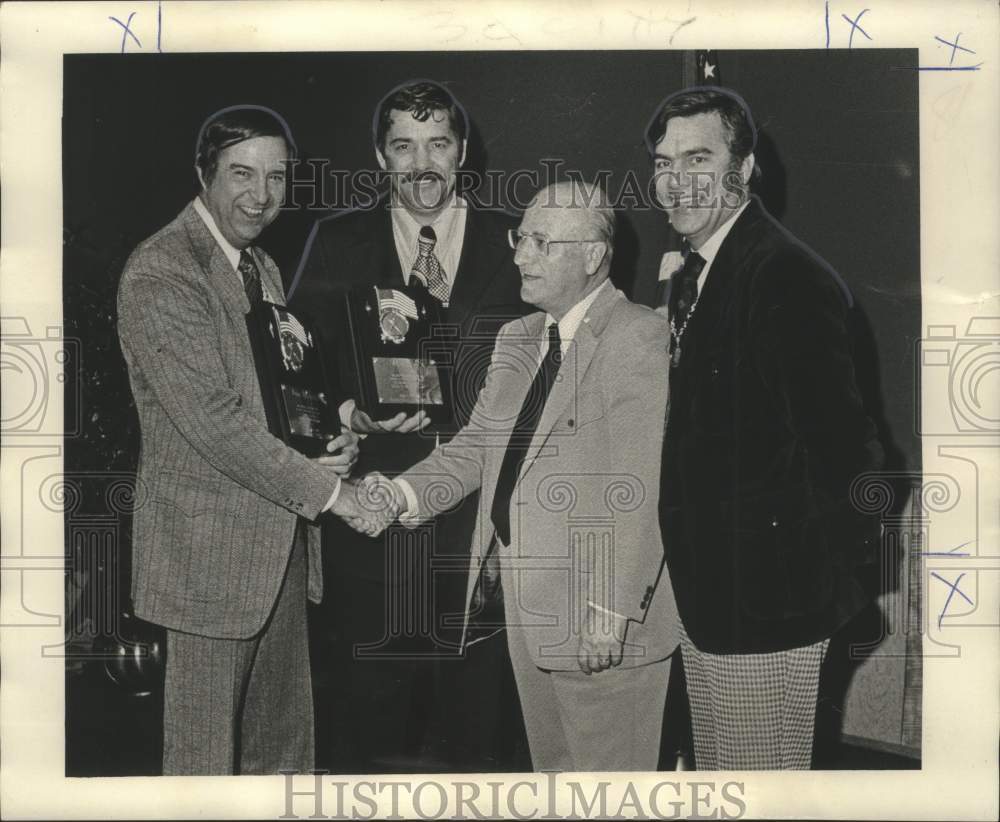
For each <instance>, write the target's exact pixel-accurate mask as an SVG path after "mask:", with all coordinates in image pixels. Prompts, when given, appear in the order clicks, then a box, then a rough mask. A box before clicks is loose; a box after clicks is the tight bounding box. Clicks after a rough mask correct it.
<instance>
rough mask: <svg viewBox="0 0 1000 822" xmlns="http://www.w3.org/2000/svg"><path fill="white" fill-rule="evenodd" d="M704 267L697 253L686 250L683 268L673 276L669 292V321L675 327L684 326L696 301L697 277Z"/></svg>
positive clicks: (703, 261) (702, 260) (703, 262)
mask: <svg viewBox="0 0 1000 822" xmlns="http://www.w3.org/2000/svg"><path fill="white" fill-rule="evenodd" d="M704 267H705V260H704V259H703V258H702V256H701V255H700V254H699V253H698V252H697V251H693V250H688V252H687V254H686V255H685V257H684V265H683V267H682V268H681V270H680V271H678V272H677V273H676V274H675V275H674V283H673V286H672V287H671V290H670V319H671V320H672V321H673V323H674V325H675V326H682V325H684V321H685V320H686V319H687V318H688V313H689V312H690V311H691V307H692V306H693V305H694V304H695V303H696V302H697V300H698V275H700V274H701V270H702V269H703V268H704Z"/></svg>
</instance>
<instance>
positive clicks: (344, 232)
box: [290, 81, 527, 772]
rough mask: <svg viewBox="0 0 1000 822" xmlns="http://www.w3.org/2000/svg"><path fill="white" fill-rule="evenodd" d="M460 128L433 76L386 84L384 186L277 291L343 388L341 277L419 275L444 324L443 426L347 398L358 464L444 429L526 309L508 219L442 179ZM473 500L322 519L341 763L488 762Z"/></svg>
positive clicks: (486, 658) (495, 661)
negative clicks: (471, 571) (448, 412)
mask: <svg viewBox="0 0 1000 822" xmlns="http://www.w3.org/2000/svg"><path fill="white" fill-rule="evenodd" d="M468 130H469V126H468V122H467V119H466V115H465V112H464V111H463V110H462V108H461V107H460V105H459V104H458V102H457V101H456V100H455V98H454V97H453V96H452V95H451V93H450V92H449V91H448V90H447V89H445V88H444V87H443V86H441V85H439V84H437V83H434V82H430V81H415V82H410V83H406V84H404V85H402V86H399V87H398V88H396V89H393V90H392V91H390V92H389V93H388V94H387V95H386V96H385V97H384V98H383V99H382V101H381V102H380V103H379V105H378V108H377V110H376V113H375V118H374V125H373V132H374V133H373V137H374V148H375V156H376V159H377V160H378V163H379V166H380V167H381V168H382V169H383V170H385V171H386V172H388V173H389V177H390V180H389V182H390V190H389V194H388V196H386V197H385V198H383V199H382V200H381V201H379V202H378V203H377V204H376V205H375V206H374V207H373V208H369V209H366V210H357V211H351V212H348V213H344V214H339V215H336V216H334V217H332V218H328V219H324V220H320V221H319V222H317V224H316V226H315V228H314V229H313V232H312V234H311V236H310V238H309V241H308V243H307V246H306V250H305V253H304V255H303V261H302V265H301V267H300V271H299V275H298V277H297V279H296V283H295V284H294V285H293V286H292V289H291V297H290V299H291V301H292V302H291V305H292V307H293V309H298V310H301V311H303V312H304V313H307V314H310V315H311V316H313V318H314V319H315V322H316V325H317V327H318V328H319V329H320V332H321V334H322V335H323V336H324V337H325V338H326V341H325V342H326V348H327V350H328V351H334V352H336V353H337V355H338V362H337V365H338V371H339V373H340V376H341V384H342V388H343V390H344V392H345V393H346V394H347V395H348V396H357V393H356V392H357V391H358V379H357V375H356V373H355V365H354V363H353V361H352V359H351V357H350V354H349V352H350V343H349V340H347V339H345V337H344V335H345V334H346V333H347V329H348V324H347V318H346V315H345V312H344V305H343V294H344V293H345V291H346V290H347V289H349V288H350V287H352V286H356V285H361V284H364V285H378V286H383V287H388V286H402V285H404V284H413V283H419V284H420V285H422V286H423V287H425V288H426V289H427V290H428V292H429V293H430V295H431V297H432V298H433V299H436V300H438V301H439V302H440V303H441V304H442V308H443V316H444V320H445V322H446V323H447V324H449V325H452V326H453V327H454V329H455V332H456V334H455V342H454V345H453V348H452V353H453V367H452V370H451V382H452V395H453V396H454V398H455V411H456V414H455V416H456V419H455V420H454V421H453V422H452V424H450V425H441V426H436V427H435V426H431V427H426V421H425V420H423V418H422V415H419V414H418V415H415V416H414V417H411V418H405V419H404V418H403V416H402V415H400V416H398V417H397V418H395V419H394V420H389V421H384V422H382V423H376V422H373V421H372V420H371V419H370V418H369V417H368V415H367V414H365V413H364V412H363V411H361V410H360V409H358V408H357V407H356V406H355V404H354V403H348V404H347V405H346V406H345V407H344V408H343V409H342V418H343V419H344V420H345V423H347V424H348V425H349V426H350V428H351V429H352V430H354V431H356V432H358V433H359V434H362V435H370V436H367V438H366V439H365V441H364V444H363V449H362V454H361V463H362V466H363V470H364V471H365V472H369V471H379V472H382V473H384V474H387V475H390V476H391V475H394V474H396V473H398V472H399V471H402V470H403V469H405V468H407V467H408V466H410V465H412V464H414V463H415V462H418V461H419V460H420V459H422V458H423V457H425V456H426V455H427V454H429V453H430V452H431V451H432V450H433V448H434V446H435V443H437V442H447V441H448V440H449V439H450V438H451V436H452V435H453V433H454V431H455V430H457V428H458V427H460V426H461V425H462V424H464V423H465V422H466V420H467V419H468V415H469V413H470V412H471V410H472V407H473V405H474V403H475V400H476V396H477V395H478V393H479V388H480V386H481V384H482V380H483V376H484V374H485V371H486V366H487V365H488V363H489V358H490V352H491V351H492V347H493V340H494V337H495V335H496V332H497V329H498V328H499V327H500V326H501V325H502V324H503V323H504V322H506V321H507V320H510V319H511V318H513V317H517V316H521V315H523V314H524V313H525V311H526V310H527V309H526V307H525V306H524V305H523V304H522V302H521V300H520V297H519V294H518V292H519V287H520V278H519V276H518V273H517V269H516V268H515V267H514V265H513V262H512V260H511V258H510V252H509V249H508V248H507V246H506V233H507V230H508V229H509V228H513V227H514V226H515V225H516V220H514V218H512V217H510V216H509V215H507V214H504V213H502V212H497V211H489V210H486V209H483V208H479V207H477V206H476V205H475V204H473V203H471V202H466V200H465V199H464V198H463V197H462V196H461V195H460V194H459V192H457V191H456V190H455V183H456V174H457V172H458V169H459V167H460V166H461V165H462V163H463V162H464V159H465V153H466V139H467V136H468ZM475 511H476V504H475V500H470V501H467V502H466V504H465V505H464V506H462V507H461V508H459V509H458V510H456V511H454V512H452V513H449V514H448V515H447V516H443V517H439V518H438V519H437V520H435V521H434V522H433V523H430V524H428V525H427V526H425V527H424V528H423V529H422V530H421V532H420V533H418V534H417V535H416V536H415V538H414V537H410V536H407V537H406V539H400V538H399V537H398V535H396V536H394V535H393V534H391V533H390V535H389V536H387V537H382V538H371V537H366V536H363V535H361V534H355V533H354V532H353V531H351V530H349V529H348V528H346V527H345V526H344V525H343V524H341V523H336V524H333V525H331V526H330V527H328V528H327V529H326V538H327V539H329V540H330V541H331V542H334V543H336V546H337V551H336V558H335V559H334V561H333V563H332V565H331V566H330V577H329V580H330V583H331V585H332V586H333V587H335V588H336V591H337V593H336V595H335V596H334V597H331V598H330V600H329V601H330V602H331V603H332V605H333V612H332V613H331V614H330V616H329V619H330V620H331V623H332V627H333V629H334V630H335V631H336V632H337V635H338V638H339V641H338V642H337V644H336V647H337V648H338V650H339V655H340V657H341V659H340V662H339V663H338V664H337V666H336V679H337V686H336V687H337V688H338V689H339V692H340V698H341V699H343V700H344V701H345V704H346V705H349V706H350V709H349V712H348V714H349V716H348V726H347V728H346V735H347V739H346V742H347V747H348V750H347V751H346V752H344V759H345V760H346V762H345V763H343V764H338V767H339V768H344V767H348V768H351V769H355V770H357V771H359V772H377V771H385V770H387V769H389V770H391V769H397V770H398V769H405V768H407V767H415V768H416V769H418V770H419V769H420V768H422V769H423V770H427V769H428V768H431V767H437V768H440V769H452V770H472V771H476V770H478V771H489V770H495V769H497V767H500V766H502V763H498V760H497V757H496V750H495V749H496V746H497V744H498V739H499V735H500V732H501V730H502V729H504V728H505V727H506V728H507V729H509V728H510V727H513V726H516V718H517V714H516V711H515V706H514V704H513V703H512V702H511V701H510V699H506V698H505V696H504V691H503V688H504V687H505V683H507V684H509V685H510V694H511V695H512V694H513V687H512V685H513V683H512V681H511V677H510V673H509V661H508V660H507V657H506V652H505V648H504V643H503V638H502V637H499V636H495V637H492V638H488V639H484V640H483V641H482V642H480V643H478V644H477V645H475V646H473V647H471V648H469V649H467V651H466V652H464V653H463V652H460V650H459V647H460V646H459V633H460V629H461V619H460V615H461V613H462V610H463V603H462V597H463V594H464V584H465V570H466V567H467V563H468V557H469V546H470V543H471V540H472V527H473V522H474V518H475ZM420 546H423V547H420ZM448 614H451V615H452V616H454V615H456V614H457V615H459V618H458V620H457V622H456V624H449V623H447V622H446V621H445V617H446V616H447V615H448ZM473 695H475V696H473ZM505 699H506V701H504V700H505ZM334 710H335V711H336V709H334ZM420 756H422V757H423V758H422V759H420V760H419V761H418V760H417V759H416V757H420ZM427 757H432V758H431V759H428V758H427ZM421 763H422V764H421Z"/></svg>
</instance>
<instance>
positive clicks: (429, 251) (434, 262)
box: [410, 225, 448, 305]
mask: <svg viewBox="0 0 1000 822" xmlns="http://www.w3.org/2000/svg"><path fill="white" fill-rule="evenodd" d="M436 242H437V235H436V234H435V233H434V229H433V228H431V227H430V226H429V225H425V226H421V228H420V234H419V236H418V237H417V259H416V260H415V261H414V263H413V268H412V269H411V271H410V276H411V277H416V278H417V279H418V280H420V281H421V282H423V283H424V284H425V285H426V286H427V290H428V291H430V292H431V294H432V295H433V296H434V297H436V298H437V299H438V300H439V301H440V302H441V303H443V304H444V305H447V304H448V283H446V282H445V279H444V269H443V268H441V263H440V261H439V260H438V258H437V256H436V255H435V254H434V244H435V243H436Z"/></svg>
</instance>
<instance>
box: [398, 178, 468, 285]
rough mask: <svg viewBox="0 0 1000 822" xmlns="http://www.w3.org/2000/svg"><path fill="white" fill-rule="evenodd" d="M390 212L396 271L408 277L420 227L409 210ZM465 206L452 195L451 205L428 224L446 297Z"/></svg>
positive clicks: (462, 230)
mask: <svg viewBox="0 0 1000 822" xmlns="http://www.w3.org/2000/svg"><path fill="white" fill-rule="evenodd" d="M390 212H391V213H392V237H393V239H394V240H395V242H396V254H397V255H398V256H399V264H400V268H401V269H402V270H403V274H404V277H408V276H409V274H410V271H411V270H412V269H413V263H414V262H415V261H416V259H417V253H418V251H419V248H418V245H417V238H418V236H419V234H420V229H421V228H422V224H421V223H418V222H417V221H416V220H414V219H413V217H412V215H411V214H410V212H409V211H407V210H406V209H405V208H403V207H402V206H394V207H393V208H391V209H390ZM467 213H468V206H467V204H466V202H465V200H463V199H462V198H461V197H459V196H458V195H457V194H455V193H454V192H452V194H451V202H450V203H449V204H448V205H446V206H445V207H444V208H443V209H441V212H440V213H439V214H438V215H437V217H435V218H434V222H433V223H430V226H431V228H433V229H434V234H435V236H436V237H437V240H436V241H435V243H434V256H435V257H437V259H438V262H439V263H441V268H442V270H443V271H444V279H445V283H446V284H447V286H448V294H449V295H450V294H451V291H452V289H453V288H454V287H455V272H456V271H458V261H459V259H460V258H461V256H462V241H463V239H464V238H465V218H466V215H467Z"/></svg>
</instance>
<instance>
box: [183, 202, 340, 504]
mask: <svg viewBox="0 0 1000 822" xmlns="http://www.w3.org/2000/svg"><path fill="white" fill-rule="evenodd" d="M194 210H195V211H197V212H198V216H199V217H201V219H202V220H204V221H205V225H206V226H208V230H209V231H210V232H211V234H212V236H213V237H214V238H215V241H216V242H217V243H218V244H219V248H221V249H222V253H223V254H225V255H226V259H227V260H229V264H230V265H231V266H232V267H233V273H235V274H236V279H237V280H239V282H240V287H241V288H242V287H243V277H242V275H241V274H240V272H239V265H240V250H239V249H238V248H235V247H234V246H233V245H232V244H230V243H229V242H228V241H227V240H226V238H225V237H223V236H222V232H221V231H219V227H218V226H217V225H216V224H215V219H214V218H213V217H212V215H211V214H210V213H209V211H208V209H207V208H206V207H205V204H204V203H203V202H202V201H201V197H195V198H194ZM260 286H261V290H262V291H263V292H264V299H265V300H267V301H268V302H271V303H273V302H274V300H273V299H272V298H271V293H270V291H268V288H267V282H266V281H265V280H264V278H263V277H261V278H260ZM339 496H340V477H337V484H336V486H335V487H334V489H333V493H332V494H330V499H329V500H327V502H326V505H324V506H323V510H324V511H329V510H330V508H332V507H333V504H334V503H335V502H336V501H337V497H339Z"/></svg>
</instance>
